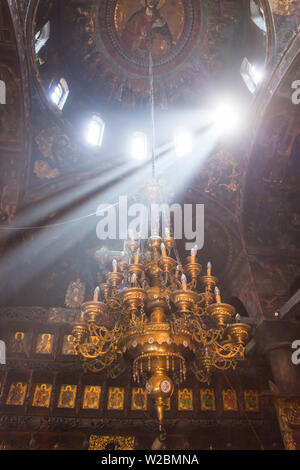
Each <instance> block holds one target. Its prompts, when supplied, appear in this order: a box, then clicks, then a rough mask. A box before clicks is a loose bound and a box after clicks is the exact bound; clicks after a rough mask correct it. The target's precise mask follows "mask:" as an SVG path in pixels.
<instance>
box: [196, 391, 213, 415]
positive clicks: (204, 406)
mask: <svg viewBox="0 0 300 470" xmlns="http://www.w3.org/2000/svg"><path fill="white" fill-rule="evenodd" d="M200 403H201V410H203V411H215V410H216V400H215V392H214V391H213V390H211V389H210V388H205V389H204V388H201V390H200Z"/></svg>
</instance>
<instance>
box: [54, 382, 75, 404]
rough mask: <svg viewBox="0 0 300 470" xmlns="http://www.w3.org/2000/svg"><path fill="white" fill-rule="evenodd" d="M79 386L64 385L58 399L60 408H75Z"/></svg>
mask: <svg viewBox="0 0 300 470" xmlns="http://www.w3.org/2000/svg"><path fill="white" fill-rule="evenodd" d="M76 392H77V385H62V386H61V388H60V394H59V399H58V405H57V406H58V408H75V398H76Z"/></svg>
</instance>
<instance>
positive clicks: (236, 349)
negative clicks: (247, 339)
mask: <svg viewBox="0 0 300 470" xmlns="http://www.w3.org/2000/svg"><path fill="white" fill-rule="evenodd" d="M244 349H245V348H244V346H243V345H242V344H237V343H224V344H223V345H222V344H218V343H217V342H216V343H215V344H214V355H215V357H217V358H220V359H221V360H222V359H231V358H235V357H236V356H238V355H239V356H240V357H241V358H243V357H244Z"/></svg>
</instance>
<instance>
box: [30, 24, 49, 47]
mask: <svg viewBox="0 0 300 470" xmlns="http://www.w3.org/2000/svg"><path fill="white" fill-rule="evenodd" d="M49 37H50V21H47V23H46V24H44V26H43V27H42V28H41V29H40V30H39V31H38V32H37V33H36V35H35V36H34V49H35V52H36V54H37V53H38V52H39V51H40V50H41V49H42V47H43V46H44V45H45V44H46V42H47V41H48V39H49Z"/></svg>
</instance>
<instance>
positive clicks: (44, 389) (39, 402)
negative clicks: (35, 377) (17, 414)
mask: <svg viewBox="0 0 300 470" xmlns="http://www.w3.org/2000/svg"><path fill="white" fill-rule="evenodd" d="M51 393H52V385H51V384H36V387H35V391H34V396H33V401H32V406H39V407H41V408H49V406H50V398H51Z"/></svg>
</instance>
